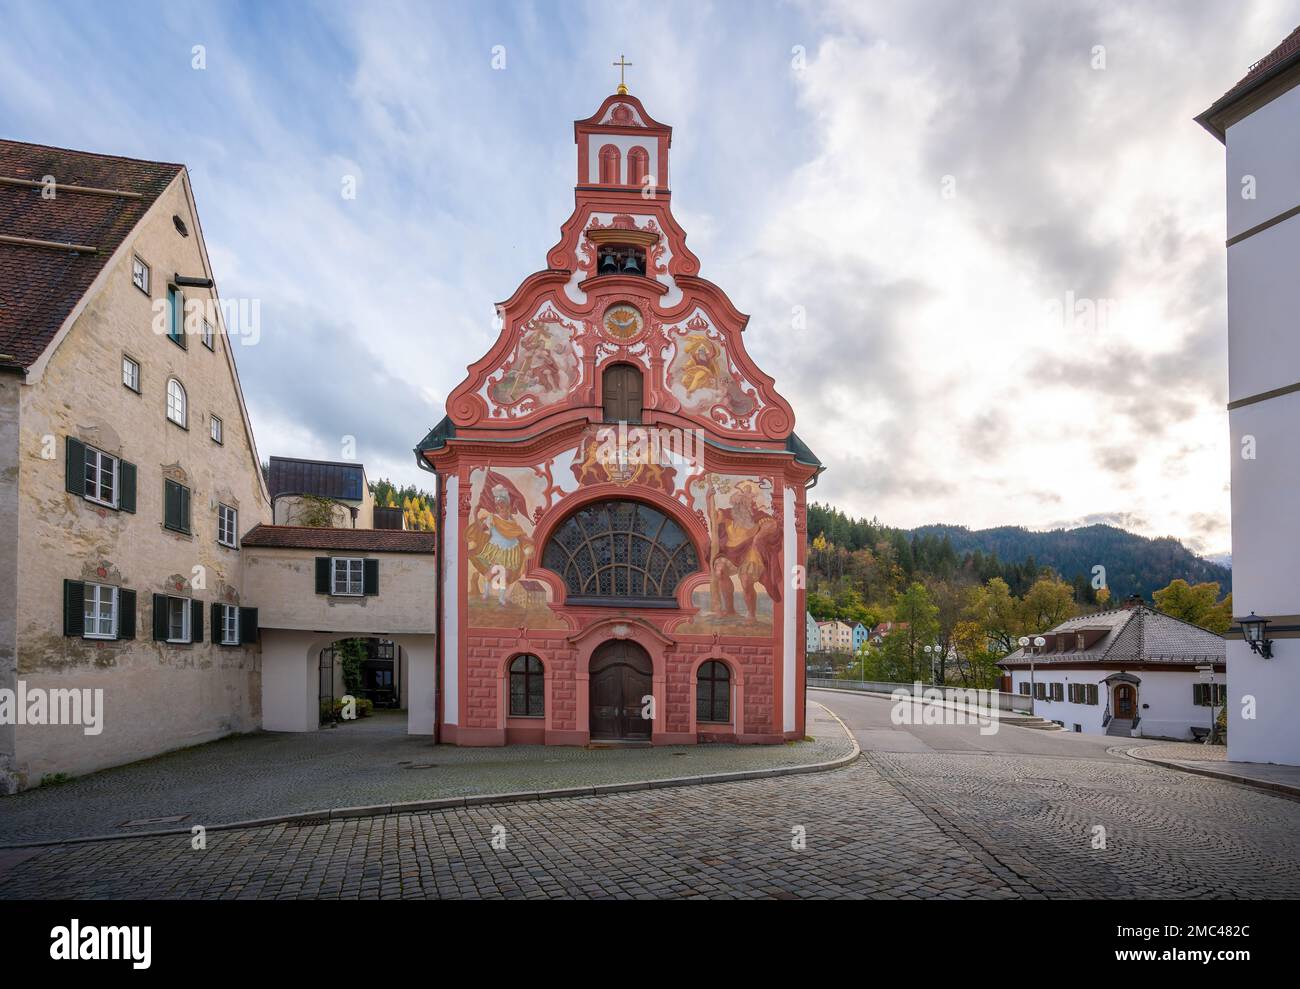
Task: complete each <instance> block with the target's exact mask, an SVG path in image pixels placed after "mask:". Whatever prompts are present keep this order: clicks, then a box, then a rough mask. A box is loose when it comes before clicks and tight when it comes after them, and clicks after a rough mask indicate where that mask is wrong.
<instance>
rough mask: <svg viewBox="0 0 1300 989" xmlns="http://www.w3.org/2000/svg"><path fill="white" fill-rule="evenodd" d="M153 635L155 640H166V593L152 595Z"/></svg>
mask: <svg viewBox="0 0 1300 989" xmlns="http://www.w3.org/2000/svg"><path fill="white" fill-rule="evenodd" d="M153 637H154V641H155V642H166V641H167V595H166V594H155V595H154V596H153Z"/></svg>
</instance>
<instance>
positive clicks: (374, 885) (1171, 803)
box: [0, 752, 1300, 898]
mask: <svg viewBox="0 0 1300 989" xmlns="http://www.w3.org/2000/svg"><path fill="white" fill-rule="evenodd" d="M1098 825H1100V826H1102V827H1104V828H1105V829H1106V847H1105V848H1104V849H1094V848H1093V847H1092V841H1093V837H1094V833H1095V832H1094V830H1093V829H1094V828H1095V827H1096V826H1098ZM497 828H499V829H501V830H499V831H494V829H497ZM799 829H803V830H802V832H801V831H800V830H799ZM801 833H802V834H803V835H804V836H805V837H806V848H804V849H802V850H796V849H795V848H793V847H792V841H794V840H795V839H797V838H798V836H799V835H800V834H801ZM494 834H495V835H496V836H498V837H499V838H500V837H503V838H504V840H505V848H504V849H500V850H498V849H494V848H493V844H492V839H493V837H494ZM9 855H10V859H9V861H8V862H7V863H6V862H5V861H4V860H3V857H0V897H3V898H26V897H135V898H175V897H213V898H234V897H260V898H295V897H324V898H357V897H360V898H380V897H383V898H389V897H432V896H438V897H491V898H497V897H557V896H559V897H563V896H570V897H608V898H633V897H878V898H894V897H897V898H1013V897H1080V896H1097V897H1295V896H1300V803H1297V802H1295V801H1291V800H1286V799H1282V798H1279V797H1275V796H1272V795H1269V794H1266V793H1261V792H1257V791H1252V790H1247V789H1245V788H1242V787H1237V786H1233V785H1230V784H1225V783H1221V782H1218V781H1215V780H1210V779H1205V778H1201V777H1193V776H1188V775H1187V774H1184V773H1180V772H1178V771H1175V770H1168V769H1162V768H1160V767H1158V766H1148V765H1143V764H1139V763H1136V762H1134V761H1132V760H1116V759H1096V758H1090V759H1080V758H1071V757H1064V756H1056V755H1049V756H1038V755H1020V754H1016V755H990V754H986V753H980V752H961V753H908V752H888V753H882V752H877V753H870V754H868V755H866V756H864V757H863V758H861V759H859V760H857V761H856V762H855V763H854V764H853V765H852V766H851V767H850V768H847V769H843V770H838V771H835V772H830V773H821V774H816V775H810V776H790V777H783V778H778V779H769V780H755V781H747V782H742V783H726V784H719V785H714V786H703V787H683V788H674V789H666V790H648V791H638V792H633V793H626V794H616V795H612V796H604V797H586V798H577V799H560V800H546V801H531V802H521V803H513V804H506V805H497V806H484V807H470V808H465V809H459V810H454V811H442V812H433V813H420V814H403V815H390V816H387V817H376V818H359V819H348V820H336V821H332V822H330V823H327V824H319V825H307V826H297V827H290V826H286V825H276V826H273V827H265V828H256V829H249V830H240V831H230V832H214V833H212V834H209V835H208V841H207V848H206V850H204V851H195V850H191V848H190V843H189V840H188V839H187V838H184V837H173V838H150V839H144V838H141V839H132V840H127V841H114V842H93V843H85V844H77V845H64V846H57V847H53V848H48V849H43V850H39V851H38V850H27V851H23V852H12V853H9Z"/></svg>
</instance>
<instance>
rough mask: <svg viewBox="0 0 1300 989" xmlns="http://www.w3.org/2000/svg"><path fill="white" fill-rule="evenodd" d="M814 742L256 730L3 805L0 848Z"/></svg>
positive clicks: (728, 761) (749, 759) (388, 726)
mask: <svg viewBox="0 0 1300 989" xmlns="http://www.w3.org/2000/svg"><path fill="white" fill-rule="evenodd" d="M808 731H809V733H810V734H811V735H813V736H815V740H814V741H801V742H792V743H787V744H785V745H775V746H769V745H675V746H664V747H660V748H635V749H582V748H574V747H569V746H552V747H550V748H547V747H546V746H541V745H514V746H509V747H506V748H457V747H456V746H450V745H443V746H436V747H435V746H433V745H430V744H429V740H428V739H427V738H423V737H420V736H411V735H407V734H406V716H405V714H403V713H389V712H382V713H377V714H376V715H375V716H374V717H373V718H367V719H364V720H362V721H358V722H356V723H354V724H349V725H344V726H341V727H339V728H335V729H331V730H324V731H319V732H308V733H301V734H297V733H273V732H259V733H256V734H251V735H240V736H236V737H232V738H226V739H222V740H221V741H217V742H211V743H209V744H207V745H199V746H195V747H194V748H190V749H183V750H181V751H179V752H172V753H169V754H167V755H164V756H159V757H158V758H156V759H149V760H146V761H144V762H137V763H133V764H131V765H129V766H122V767H120V768H118V769H109V770H105V771H103V772H100V773H94V774H92V775H89V776H83V777H80V778H78V779H75V780H72V781H71V782H68V783H64V784H62V785H60V786H55V787H42V788H40V789H36V790H28V791H26V792H24V793H19V794H16V795H14V796H11V797H5V798H3V800H0V845H15V844H21V843H23V842H33V841H48V840H59V839H63V838H74V837H84V836H98V835H106V834H129V833H130V829H127V828H123V827H122V824H123V823H124V822H126V821H135V820H150V819H157V818H168V817H178V816H183V817H184V820H183V821H180V822H177V823H172V824H151V825H143V826H140V827H139V828H137V830H140V829H142V830H160V829H165V828H176V827H185V828H188V827H190V826H192V825H194V824H201V825H206V826H212V825H215V824H228V823H231V822H234V821H247V820H255V819H257V818H266V817H278V816H282V815H285V814H297V813H305V812H309V811H318V810H328V809H330V808H332V807H362V806H371V805H374V804H390V803H399V802H403V801H413V800H433V799H437V798H440V797H457V796H466V795H470V794H484V793H507V792H513V791H518V790H544V789H562V788H570V787H583V786H593V785H596V784H607V783H615V784H616V783H626V782H631V781H640V780H659V779H668V778H671V777H678V776H698V775H704V774H709V773H729V772H742V771H746V770H758V769H774V768H780V767H784V766H797V765H804V764H809V763H818V762H828V761H831V760H834V759H837V758H840V757H842V756H845V755H848V753H849V752H850V751H851V749H852V742H851V741H850V740H849V739H848V738H847V737H846V736H845V734H844V731H843V729H842V728H841V727H840V725H839V723H838V722H836V721H835V720H834V719H833V718H831V717H830V716H829V715H827V714H826V712H825V711H824V710H823V709H822V708H821V707H819V706H817V705H810V707H809V709H808Z"/></svg>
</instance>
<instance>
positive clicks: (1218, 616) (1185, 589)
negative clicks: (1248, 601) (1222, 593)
mask: <svg viewBox="0 0 1300 989" xmlns="http://www.w3.org/2000/svg"><path fill="white" fill-rule="evenodd" d="M1154 597H1155V599H1156V609H1157V610H1159V611H1162V612H1164V613H1165V614H1166V615H1169V616H1171V617H1173V618H1181V619H1182V620H1183V621H1185V622H1191V623H1192V624H1193V625H1199V626H1201V628H1206V629H1209V630H1210V631H1211V632H1217V633H1218V634H1220V635H1222V634H1223V633H1224V632H1226V631H1228V628H1229V627H1230V626H1231V625H1232V595H1231V594H1228V595H1227V596H1226V597H1224V599H1223V600H1222V601H1220V600H1219V585H1218V584H1217V583H1216V582H1214V581H1206V582H1205V583H1203V584H1197V585H1195V586H1192V585H1190V584H1188V583H1187V581H1185V580H1183V579H1182V578H1181V577H1180V578H1178V579H1177V580H1172V581H1170V582H1169V585H1168V586H1167V587H1163V588H1161V589H1160V590H1158V591H1156V592H1155V594H1154Z"/></svg>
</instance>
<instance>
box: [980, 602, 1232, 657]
mask: <svg viewBox="0 0 1300 989" xmlns="http://www.w3.org/2000/svg"><path fill="white" fill-rule="evenodd" d="M1103 628H1104V629H1106V634H1105V635H1104V636H1102V637H1101V638H1100V639H1098V640H1097V641H1096V642H1094V643H1093V644H1092V645H1091V646H1090V647H1088V648H1087V649H1083V650H1079V649H1070V650H1066V651H1065V652H1048V651H1045V652H1040V653H1038V654H1037V655H1036V656H1035V657H1034V664H1035V665H1036V666H1050V665H1061V666H1071V665H1075V666H1077V665H1084V666H1086V665H1088V664H1090V663H1123V662H1131V663H1170V664H1175V665H1186V664H1196V663H1222V662H1224V658H1225V656H1226V654H1227V649H1226V646H1225V643H1224V639H1223V636H1221V635H1218V634H1217V633H1215V632H1211V631H1210V630H1209V629H1204V628H1201V627H1200V626H1199V625H1193V624H1191V622H1185V621H1182V620H1181V619H1179V618H1173V617H1171V616H1170V615H1166V614H1164V613H1163V612H1159V611H1154V610H1152V609H1151V608H1148V607H1147V606H1146V605H1137V606H1136V607H1133V608H1131V609H1130V608H1116V609H1115V610H1113V611H1102V612H1099V613H1098V614H1095V615H1080V616H1079V617H1078V618H1070V619H1068V620H1066V621H1063V622H1061V624H1059V625H1057V626H1056V627H1055V628H1053V629H1051V630H1050V631H1048V632H1044V633H1043V634H1044V635H1045V636H1046V635H1054V634H1055V633H1057V632H1080V631H1083V630H1084V629H1103ZM1028 661H1029V660H1028V657H1027V656H1026V655H1025V651H1024V650H1023V649H1017V650H1016V651H1015V652H1013V653H1011V654H1010V655H1008V656H1007V657H1006V658H1004V659H1002V660H1001V661H1000V663H999V665H1007V666H1015V665H1023V664H1027V663H1028Z"/></svg>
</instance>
